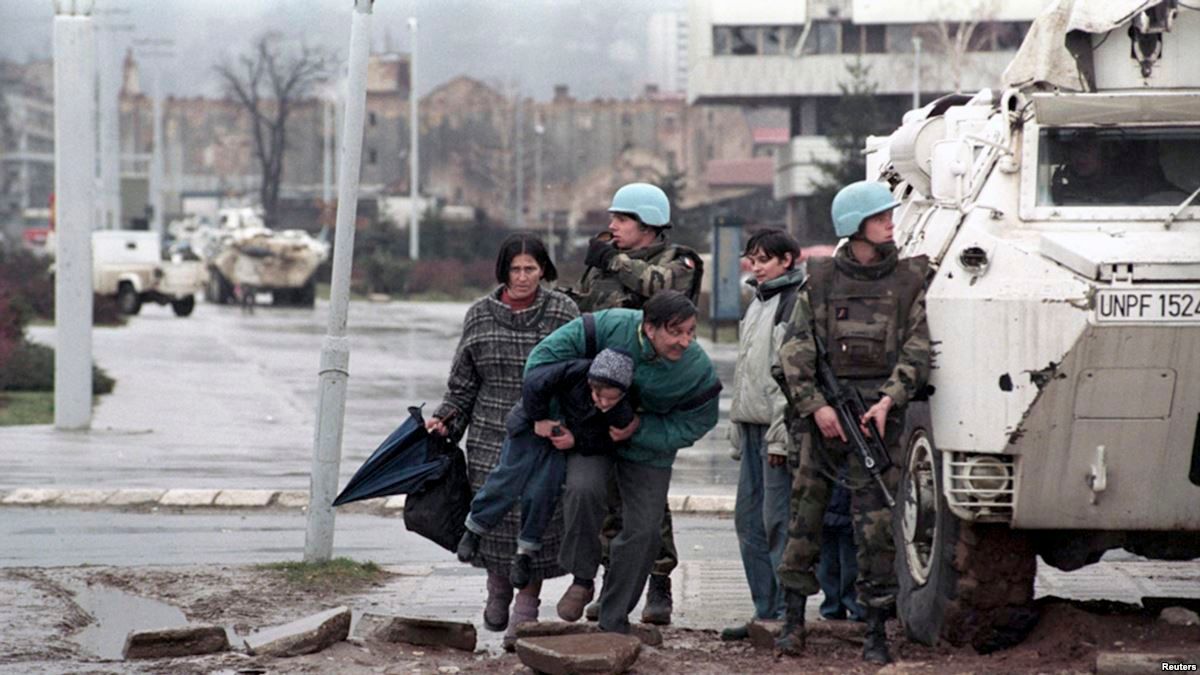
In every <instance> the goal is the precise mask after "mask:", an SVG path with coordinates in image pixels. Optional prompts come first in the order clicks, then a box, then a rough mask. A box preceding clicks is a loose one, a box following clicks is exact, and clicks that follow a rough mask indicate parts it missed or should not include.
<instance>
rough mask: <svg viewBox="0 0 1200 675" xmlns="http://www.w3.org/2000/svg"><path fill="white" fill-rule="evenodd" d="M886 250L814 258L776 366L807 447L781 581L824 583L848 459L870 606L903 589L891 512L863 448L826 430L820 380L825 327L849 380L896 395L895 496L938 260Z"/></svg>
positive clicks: (892, 422)
mask: <svg viewBox="0 0 1200 675" xmlns="http://www.w3.org/2000/svg"><path fill="white" fill-rule="evenodd" d="M881 252H883V253H885V256H884V258H883V260H881V261H878V262H876V263H873V264H871V265H862V264H859V263H858V262H857V261H855V260H854V259H853V258H852V257H851V256H850V252H849V246H845V247H843V248H842V249H840V250H839V251H838V253H837V254H836V255H835V257H834V258H827V259H819V260H813V261H811V262H809V266H808V273H809V283H808V285H807V288H806V289H805V292H804V293H803V294H801V296H799V297H797V299H796V306H795V308H794V310H793V312H792V317H791V319H790V321H789V324H788V327H787V333H786V334H785V336H784V344H783V346H782V347H780V350H779V363H778V364H777V365H776V366H775V368H774V370H773V374H774V375H775V378H776V379H777V380H779V381H780V385H781V387H782V388H783V389H784V392H785V394H786V395H787V397H788V402H789V405H788V413H789V419H788V423H789V429H791V431H792V433H793V436H794V438H795V440H796V444H797V446H798V447H800V448H801V454H800V468H799V470H798V471H797V473H796V477H795V479H794V482H793V485H792V522H791V526H790V528H789V531H788V545H787V548H786V550H785V551H784V555H783V562H782V563H781V564H780V566H779V576H780V580H781V581H782V582H783V584H784V586H785V587H787V588H788V589H789V590H792V591H795V592H797V593H799V594H800V595H804V596H809V595H815V594H816V593H817V591H818V590H819V589H820V585H819V584H818V583H817V577H816V573H815V572H816V566H817V561H818V557H819V555H820V550H821V526H822V522H823V518H824V515H825V508H826V506H827V504H828V502H829V495H830V492H831V491H832V485H833V483H832V481H833V480H835V479H836V478H835V477H836V476H837V475H838V472H839V469H840V468H841V467H843V466H846V467H847V469H848V473H849V480H848V482H849V487H850V489H851V491H852V509H851V510H852V515H853V519H854V541H855V544H856V545H857V546H858V557H857V559H858V582H857V588H858V599H859V602H860V603H861V604H862V605H863V606H864V607H876V608H890V607H892V606H894V604H895V596H896V580H895V574H894V572H893V570H892V563H893V560H894V558H895V544H894V543H893V540H892V513H891V510H890V509H888V508H887V506H886V504H885V503H884V501H883V495H882V494H881V493H880V491H879V488H878V486H877V485H875V483H874V482H873V481H871V479H870V476H869V474H868V473H867V471H866V469H865V468H863V466H862V462H861V461H860V460H859V459H858V457H857V456H855V455H854V451H853V449H851V448H850V446H848V445H847V444H845V443H842V442H841V441H840V440H838V439H833V440H832V441H831V440H829V439H826V438H823V437H822V436H821V433H820V431H819V430H818V429H817V428H816V424H815V422H813V420H812V414H813V413H814V412H816V411H817V410H818V409H819V408H821V407H823V406H825V405H826V401H825V397H824V396H822V394H821V392H820V391H819V390H818V389H817V386H816V359H817V350H816V341H815V340H814V339H813V335H812V332H813V330H816V332H817V334H818V335H819V336H820V337H821V338H822V340H823V341H824V343H825V344H826V345H827V349H828V350H829V358H830V362H831V363H832V365H833V370H834V372H835V373H837V374H838V376H839V378H841V379H842V380H843V382H844V384H846V385H848V386H853V387H855V388H857V389H858V390H859V391H860V392H861V393H862V395H863V398H864V399H865V400H866V401H867V404H868V405H872V404H874V403H875V402H876V401H878V400H879V399H880V398H881V397H883V396H884V395H887V396H891V397H892V399H893V400H894V401H895V405H894V406H893V407H892V409H891V411H890V412H889V413H888V419H887V424H886V433H885V435H884V444H885V445H887V447H888V451H889V452H890V453H891V455H892V458H893V461H894V462H895V465H896V466H895V467H894V468H892V470H890V471H889V472H888V473H887V474H886V475H885V478H884V480H885V482H886V483H887V484H888V486H889V489H891V491H892V492H893V494H895V486H896V484H897V482H898V479H899V468H898V467H899V464H900V461H899V460H900V457H899V441H900V435H901V431H902V426H903V412H902V411H903V408H904V406H905V404H907V403H908V401H909V400H911V399H912V397H913V396H914V395H916V394H917V393H918V392H919V391H920V390H921V389H922V388H923V387H924V385H925V382H926V380H927V379H928V376H929V359H930V341H929V327H928V324H927V323H926V321H925V292H924V282H925V271H926V268H927V265H928V261H927V259H926V258H924V257H919V258H908V259H904V260H899V258H898V256H897V253H896V250H895V247H894V246H888V247H886V248H885V249H883V250H882V251H881Z"/></svg>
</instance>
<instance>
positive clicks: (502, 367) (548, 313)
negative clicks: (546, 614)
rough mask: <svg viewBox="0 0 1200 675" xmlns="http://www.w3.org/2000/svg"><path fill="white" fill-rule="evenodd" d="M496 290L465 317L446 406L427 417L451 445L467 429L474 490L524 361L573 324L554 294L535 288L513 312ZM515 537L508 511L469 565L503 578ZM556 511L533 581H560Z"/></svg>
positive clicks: (494, 458)
mask: <svg viewBox="0 0 1200 675" xmlns="http://www.w3.org/2000/svg"><path fill="white" fill-rule="evenodd" d="M503 289H504V287H503V286H498V287H496V289H495V290H493V291H492V292H491V293H489V294H488V295H486V296H484V297H483V298H480V299H479V300H477V301H476V302H475V304H473V305H471V308H470V309H469V310H467V317H466V319H465V320H464V322H463V333H462V339H461V340H460V341H459V343H458V351H457V353H455V355H454V365H453V366H452V367H451V369H450V381H449V386H448V389H449V391H448V392H447V393H446V398H445V400H443V401H442V405H441V406H439V407H438V409H437V411H436V412H434V416H435V417H439V418H442V419H445V418H446V416H447V415H450V414H451V413H452V412H453V413H454V415H453V416H452V417H451V418H450V419H449V420H447V422H446V425H447V427H448V428H449V430H450V433H451V435H452V436H453V437H454V438H456V439H457V438H460V437H461V436H462V434H463V432H464V431H466V430H467V427H468V426H470V431H471V433H470V435H469V436H468V437H467V473H468V474H469V475H470V478H471V487H472V488H474V489H475V490H478V489H479V488H480V487H482V486H483V482H484V481H485V480H487V477H488V474H489V473H491V472H492V469H495V468H496V465H497V464H499V463H500V448H501V446H502V445H503V443H504V437H505V430H504V418H505V416H506V415H507V414H508V411H509V410H511V409H512V407H513V405H515V404H516V403H517V401H519V400H520V398H521V378H522V372H523V370H524V368H525V358H526V357H527V356H529V352H530V351H532V350H533V347H534V345H536V344H537V343H538V342H539V341H540V340H541V339H542V338H544V337H546V336H547V335H549V334H550V333H552V332H554V329H556V328H558V327H559V326H561V325H563V324H565V323H567V322H568V321H570V320H571V319H574V318H575V317H577V316H579V310H578V308H576V306H575V303H574V302H573V301H572V300H571V299H570V298H569V297H567V296H566V295H564V294H562V293H559V292H558V291H552V290H549V289H546V288H539V289H538V292H537V293H538V294H537V297H536V298H535V299H534V302H533V305H532V306H531V307H529V308H528V309H523V310H521V311H519V312H514V311H512V309H511V308H509V307H508V305H505V304H504V303H503V302H500V293H501V291H502V290H503ZM520 529H521V518H520V506H519V505H518V506H517V507H515V508H513V510H512V511H510V512H509V513H508V515H507V516H505V517H504V520H503V521H501V523H500V525H498V526H497V527H496V528H495V529H493V530H492V531H491V532H489V533H487V534H485V535H484V536H483V539H482V541H481V542H480V544H479V553H480V555H479V556H477V557H476V558H475V560H476V565H482V566H483V567H486V568H487V569H488V570H490V571H492V572H497V573H500V574H503V575H504V576H505V577H507V576H508V570H509V565H510V564H511V562H512V558H513V555H514V554H515V553H516V551H517V534H518V532H519V531H520ZM562 531H563V530H562V509H561V508H558V509H556V510H555V512H554V518H553V519H552V520H551V523H550V527H549V528H548V529H547V531H546V534H545V535H544V536H543V538H542V550H541V551H540V552H538V553H537V554H536V555H534V557H533V575H534V578H535V579H539V578H540V579H547V578H550V577H556V576H561V575H563V574H565V572H564V571H563V570H562V568H560V567H559V566H558V548H559V544H560V543H561V542H562Z"/></svg>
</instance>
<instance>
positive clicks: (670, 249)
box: [571, 236, 702, 312]
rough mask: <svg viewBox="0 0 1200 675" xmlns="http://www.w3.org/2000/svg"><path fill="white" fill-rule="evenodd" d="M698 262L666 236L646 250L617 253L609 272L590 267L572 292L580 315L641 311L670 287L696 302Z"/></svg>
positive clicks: (698, 274)
mask: <svg viewBox="0 0 1200 675" xmlns="http://www.w3.org/2000/svg"><path fill="white" fill-rule="evenodd" d="M701 274H702V270H701V268H700V260H699V257H698V256H697V255H696V253H695V252H694V251H692V250H691V249H689V248H687V247H685V246H676V245H673V244H670V243H668V242H667V238H666V237H665V236H660V237H659V238H658V241H656V242H655V243H653V244H651V245H650V246H647V247H645V248H639V249H635V250H632V251H620V253H618V254H617V255H616V256H615V257H614V258H613V259H612V261H611V262H609V265H608V269H599V268H596V267H589V268H587V270H586V271H585V272H584V273H583V278H582V279H580V281H579V291H578V292H573V293H572V294H571V296H572V297H573V298H575V302H576V304H578V305H579V311H581V312H595V311H599V310H601V309H611V308H613V307H627V308H630V309H641V308H642V305H644V304H645V303H646V301H647V300H649V299H650V296H652V295H654V294H655V293H657V292H658V291H661V290H663V289H664V288H671V289H674V290H677V291H679V292H681V293H684V294H686V295H687V296H688V297H689V298H691V299H692V302H695V301H696V298H697V296H698V295H699V289H700V275H701Z"/></svg>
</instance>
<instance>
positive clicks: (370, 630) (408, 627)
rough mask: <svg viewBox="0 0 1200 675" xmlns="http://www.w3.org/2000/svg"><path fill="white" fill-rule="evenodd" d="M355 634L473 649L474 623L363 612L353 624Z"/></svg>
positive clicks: (417, 643) (372, 637)
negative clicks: (356, 622)
mask: <svg viewBox="0 0 1200 675" xmlns="http://www.w3.org/2000/svg"><path fill="white" fill-rule="evenodd" d="M354 634H355V636H356V637H360V638H362V639H365V640H378V641H380V642H407V643H408V644H411V645H427V646H440V647H450V648H452V649H461V650H463V651H468V652H473V651H475V640H476V634H475V626H474V625H472V624H469V623H465V622H461V621H439V620H437V619H415V618H409V617H403V616H387V615H383V614H363V615H362V616H361V617H359V619H358V624H356V625H355V628H354Z"/></svg>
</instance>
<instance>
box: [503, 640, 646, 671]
mask: <svg viewBox="0 0 1200 675" xmlns="http://www.w3.org/2000/svg"><path fill="white" fill-rule="evenodd" d="M641 650H642V643H641V641H640V640H638V639H637V638H635V637H633V636H632V635H620V634H617V633H581V634H577V635H552V636H547V637H534V638H521V639H519V640H517V657H518V658H520V659H521V663H524V664H525V665H526V666H529V667H530V668H532V669H533V670H535V671H537V672H540V673H548V675H583V674H585V673H587V674H591V673H623V672H625V671H627V670H629V669H630V668H631V667H632V666H633V664H634V662H636V661H637V658H638V655H639V654H640V653H641Z"/></svg>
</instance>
